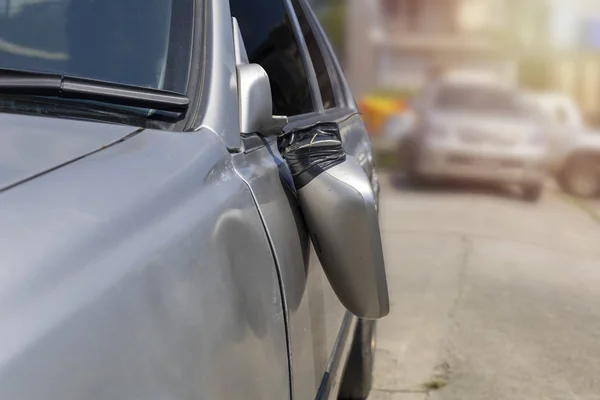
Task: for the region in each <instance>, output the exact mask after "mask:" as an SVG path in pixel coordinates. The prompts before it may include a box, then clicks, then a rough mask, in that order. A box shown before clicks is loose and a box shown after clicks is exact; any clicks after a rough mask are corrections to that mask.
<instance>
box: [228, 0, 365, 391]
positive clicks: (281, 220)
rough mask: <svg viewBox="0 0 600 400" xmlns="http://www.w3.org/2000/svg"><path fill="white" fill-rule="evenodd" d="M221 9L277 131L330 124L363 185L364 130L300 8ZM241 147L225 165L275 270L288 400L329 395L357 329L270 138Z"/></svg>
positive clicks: (237, 3)
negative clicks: (262, 80) (266, 82)
mask: <svg viewBox="0 0 600 400" xmlns="http://www.w3.org/2000/svg"><path fill="white" fill-rule="evenodd" d="M230 6H231V13H232V16H233V17H235V18H236V20H237V22H238V24H239V26H240V30H241V34H242V38H243V40H244V45H245V48H246V51H247V53H248V58H249V61H250V62H251V63H257V64H260V65H261V66H262V67H263V68H264V69H265V70H266V72H267V74H268V75H269V78H270V81H271V89H272V95H273V111H274V114H276V115H286V116H288V117H289V121H290V123H289V125H288V126H287V127H286V128H285V129H286V130H290V129H293V128H295V127H300V126H305V125H308V124H313V123H317V122H323V121H337V122H339V123H340V126H341V128H342V134H343V135H344V146H345V149H346V151H347V152H348V153H349V154H352V155H355V156H356V157H357V159H359V162H361V161H362V165H363V166H364V167H365V169H366V170H368V173H369V175H372V173H371V170H370V168H369V167H368V165H367V164H368V163H367V162H366V161H367V160H368V158H369V157H368V155H367V154H368V153H367V151H366V150H367V149H369V145H368V142H367V141H365V140H364V138H365V137H366V132H365V131H364V126H363V125H362V122H361V120H360V117H359V116H358V114H357V112H356V107H355V106H354V107H352V105H353V102H351V101H348V98H347V93H346V92H345V87H344V82H343V76H342V74H341V70H340V69H339V65H337V63H335V62H334V61H335V59H334V57H333V55H332V53H331V51H330V49H329V47H328V44H327V42H326V41H325V40H324V37H323V36H322V32H320V33H318V35H315V34H314V30H313V29H314V28H315V27H318V24H317V23H316V20H315V19H314V16H311V14H309V13H307V12H310V10H309V9H308V8H305V7H306V4H304V3H299V2H297V1H296V0H293V1H288V0H284V1H282V0H250V1H249V0H230ZM309 18H312V20H310V19H309ZM319 39H321V40H319ZM243 143H244V146H243V148H244V151H243V153H240V154H239V155H237V156H234V165H235V167H236V169H237V171H238V172H239V174H240V176H242V177H243V179H245V180H246V182H247V183H248V185H249V186H250V188H251V190H252V191H253V193H254V196H255V199H256V201H257V204H258V207H259V210H260V213H261V216H262V218H263V222H264V223H265V226H266V228H267V232H268V235H269V238H270V240H271V245H272V248H273V252H274V256H275V258H276V261H277V265H278V268H279V274H280V282H281V286H282V293H283V300H284V306H285V313H286V316H285V318H286V324H287V332H288V346H289V347H288V350H289V356H290V371H291V382H292V395H293V398H299V399H312V398H315V397H316V396H317V393H318V392H319V396H324V395H326V394H334V393H335V388H336V387H337V385H338V384H339V381H340V380H341V373H342V370H343V366H344V364H345V360H346V357H347V353H348V349H349V345H350V343H351V339H352V332H354V326H355V324H356V319H355V318H354V317H352V316H351V315H350V314H349V313H347V312H346V310H345V309H344V307H343V306H342V304H341V303H340V302H339V300H338V299H337V297H336V296H335V294H334V292H333V290H332V288H331V286H330V284H329V282H328V281H327V279H326V277H325V275H324V273H323V270H322V268H321V265H320V263H319V261H318V259H317V257H316V254H315V252H314V248H313V246H312V244H311V243H310V240H309V237H308V232H307V230H306V227H305V226H304V221H303V218H302V215H301V213H300V210H299V207H298V203H297V199H296V197H295V190H294V187H293V183H292V179H291V175H290V173H289V170H288V168H287V165H286V163H285V161H284V160H283V158H282V157H281V155H280V153H279V151H278V149H277V141H276V138H275V137H268V138H265V137H261V136H259V135H245V137H244V138H243ZM319 388H322V390H321V391H319Z"/></svg>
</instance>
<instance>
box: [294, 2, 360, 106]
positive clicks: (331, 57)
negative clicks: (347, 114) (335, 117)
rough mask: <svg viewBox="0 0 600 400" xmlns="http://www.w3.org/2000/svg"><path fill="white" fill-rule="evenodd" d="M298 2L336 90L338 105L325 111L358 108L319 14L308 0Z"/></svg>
mask: <svg viewBox="0 0 600 400" xmlns="http://www.w3.org/2000/svg"><path fill="white" fill-rule="evenodd" d="M298 2H299V3H300V6H301V7H302V9H303V10H304V14H305V15H306V18H307V19H308V23H309V24H310V26H311V29H312V31H313V34H314V35H315V38H316V39H317V43H318V45H319V48H320V49H321V54H322V55H323V58H324V60H325V65H326V67H327V72H328V73H329V80H330V81H331V85H332V87H333V91H334V96H335V102H336V107H334V108H331V109H328V110H325V111H331V110H338V109H349V108H350V109H356V108H357V107H356V103H355V101H354V97H353V96H352V92H351V91H350V89H349V87H348V83H347V81H346V79H345V77H344V73H343V71H342V67H341V65H340V64H339V60H338V59H337V57H336V56H335V52H334V50H333V47H332V46H331V43H330V42H329V39H327V35H326V34H325V31H324V29H323V27H322V26H321V24H320V23H319V20H318V18H317V16H316V15H315V13H314V11H313V9H312V8H311V7H310V5H309V4H308V3H307V2H306V0H298Z"/></svg>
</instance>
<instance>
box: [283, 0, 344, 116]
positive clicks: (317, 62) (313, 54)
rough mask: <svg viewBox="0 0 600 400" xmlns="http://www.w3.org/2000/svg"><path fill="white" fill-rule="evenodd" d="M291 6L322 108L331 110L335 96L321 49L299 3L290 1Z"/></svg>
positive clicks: (295, 0) (296, 0) (293, 0)
mask: <svg viewBox="0 0 600 400" xmlns="http://www.w3.org/2000/svg"><path fill="white" fill-rule="evenodd" d="M292 4H293V5H294V10H295V11H296V15H297V16H298V21H299V22H300V27H301V28H302V34H303V35H304V40H305V42H306V46H307V47H308V52H309V53H310V58H311V59H312V63H313V66H314V69H315V73H316V74H317V80H318V81H319V89H320V90H321V97H322V98H323V106H324V107H325V109H328V108H333V107H335V105H336V103H335V96H334V95H333V87H332V86H331V80H330V79H329V72H328V71H327V65H326V64H325V60H324V58H323V54H322V53H321V48H320V47H319V43H317V39H316V37H315V34H314V33H313V31H312V29H311V27H310V24H309V22H308V19H307V18H306V15H305V14H304V10H303V9H302V7H301V6H300V3H299V2H298V0H292Z"/></svg>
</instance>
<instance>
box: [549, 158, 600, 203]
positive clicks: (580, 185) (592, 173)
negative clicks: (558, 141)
mask: <svg viewBox="0 0 600 400" xmlns="http://www.w3.org/2000/svg"><path fill="white" fill-rule="evenodd" d="M599 167H600V159H599V158H598V157H594V156H591V155H580V156H577V157H573V158H571V159H570V160H569V161H567V163H566V165H565V166H564V168H563V169H562V171H561V172H560V174H559V176H558V183H559V185H560V187H561V188H562V189H563V190H564V191H565V192H567V193H569V194H572V195H574V196H578V197H594V196H597V195H598V194H599V193H600V173H599V172H600V169H599Z"/></svg>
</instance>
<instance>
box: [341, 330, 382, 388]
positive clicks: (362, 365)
mask: <svg viewBox="0 0 600 400" xmlns="http://www.w3.org/2000/svg"><path fill="white" fill-rule="evenodd" d="M375 334H376V321H372V320H360V321H359V322H358V324H357V326H356V334H355V336H354V342H353V343H352V349H351V350H350V356H349V358H348V364H347V365H346V371H345V372H344V378H343V380H342V384H341V386H340V393H339V397H338V398H339V399H345V400H351V399H352V400H358V399H361V400H362V399H366V398H367V396H368V395H369V392H370V391H371V386H372V385H373V367H374V365H375Z"/></svg>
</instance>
